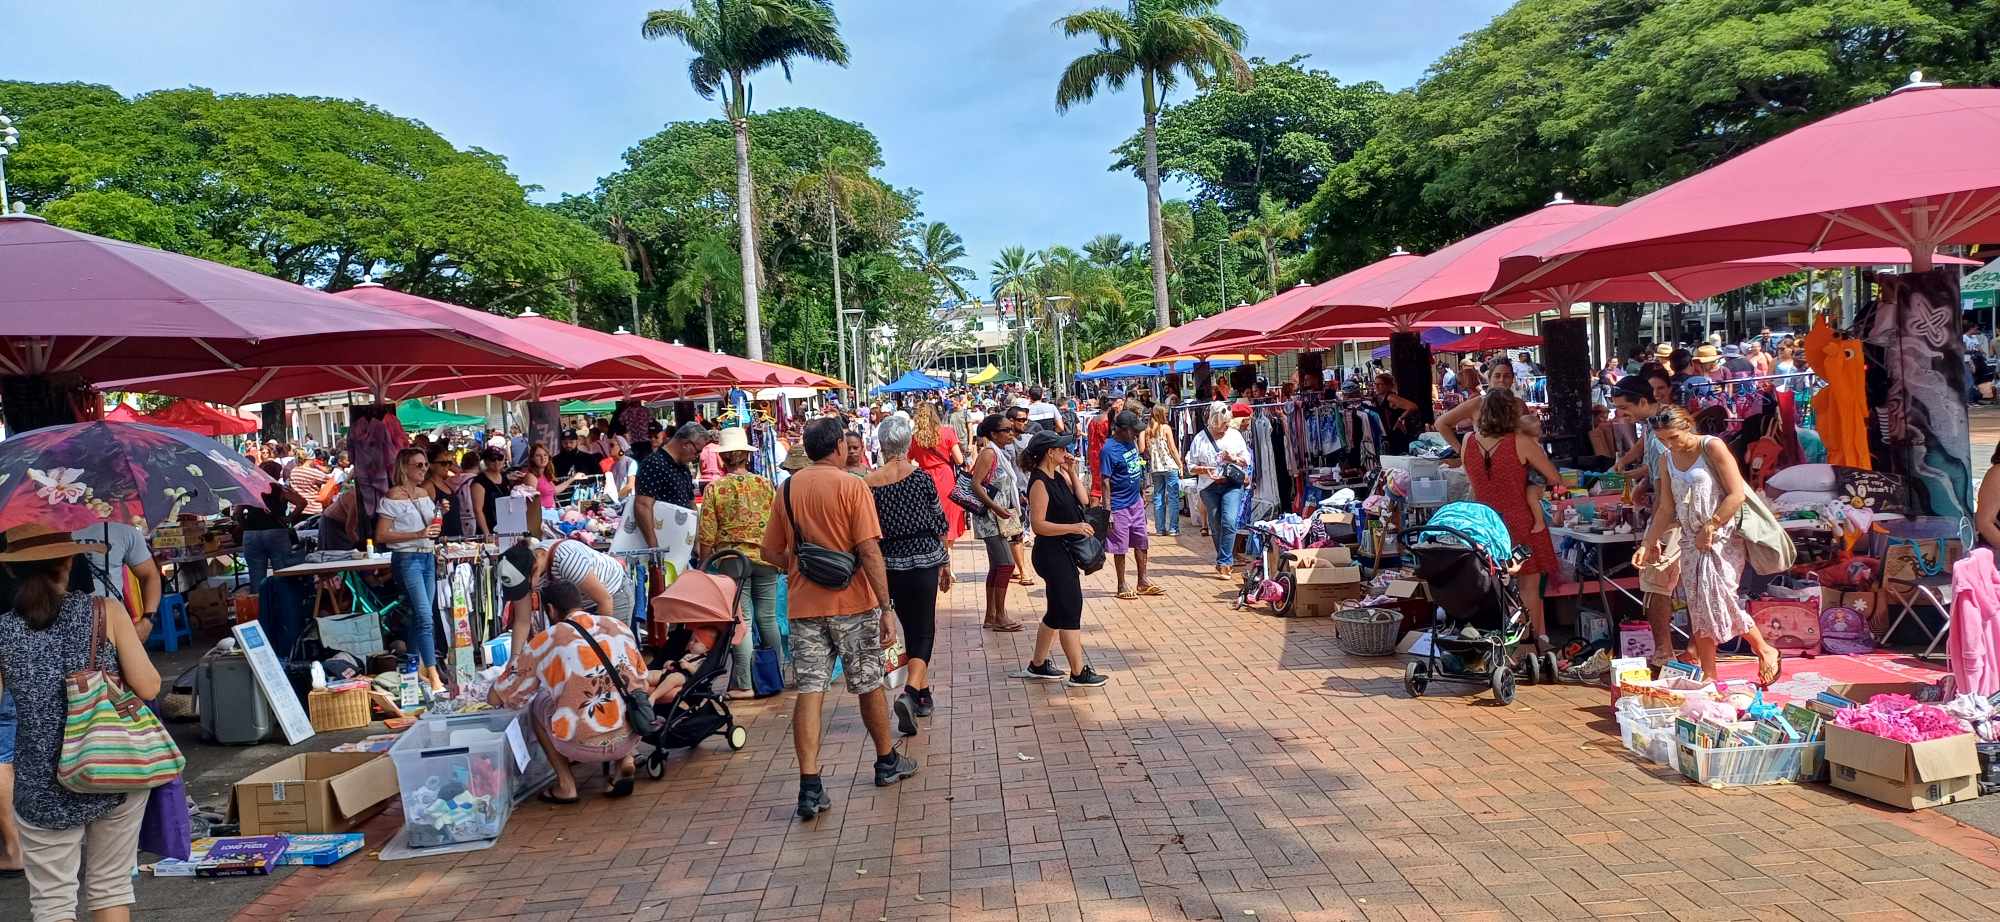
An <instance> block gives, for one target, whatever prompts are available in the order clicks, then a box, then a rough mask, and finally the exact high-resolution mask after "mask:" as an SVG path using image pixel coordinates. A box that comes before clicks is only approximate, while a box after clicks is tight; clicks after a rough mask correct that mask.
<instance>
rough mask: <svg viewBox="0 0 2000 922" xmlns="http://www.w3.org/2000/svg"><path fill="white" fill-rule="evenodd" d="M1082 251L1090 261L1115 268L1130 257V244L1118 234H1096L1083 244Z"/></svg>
mask: <svg viewBox="0 0 2000 922" xmlns="http://www.w3.org/2000/svg"><path fill="white" fill-rule="evenodd" d="M1083 253H1084V255H1085V256H1088V257H1090V261H1091V262H1094V263H1096V264H1098V265H1100V266H1103V267H1105V268H1107V269H1110V268H1116V267H1118V266H1122V265H1124V264H1125V261H1126V260H1128V259H1131V258H1132V253H1133V249H1132V244H1131V243H1129V242H1127V241H1126V240H1125V238H1124V237H1123V236H1120V235H1118V234H1098V235H1097V236H1095V237H1092V238H1090V242H1089V243H1086V244H1084V245H1083Z"/></svg>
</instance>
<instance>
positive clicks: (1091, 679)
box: [1069, 664, 1111, 688]
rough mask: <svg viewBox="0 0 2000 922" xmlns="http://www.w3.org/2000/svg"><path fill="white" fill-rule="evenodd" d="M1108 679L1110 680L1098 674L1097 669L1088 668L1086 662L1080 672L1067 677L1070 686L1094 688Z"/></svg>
mask: <svg viewBox="0 0 2000 922" xmlns="http://www.w3.org/2000/svg"><path fill="white" fill-rule="evenodd" d="M1109 681H1111V680H1110V679H1107V678H1105V677H1103V676H1101V675H1098V674H1097V670H1095V669H1092V668H1090V666H1089V665H1088V664H1086V665H1085V666H1084V667H1083V671H1082V672H1079V673H1077V674H1075V675H1072V676H1070V677H1069V685H1070V687H1071V688H1096V687H1097V686H1099V685H1103V684H1104V683H1106V682H1109Z"/></svg>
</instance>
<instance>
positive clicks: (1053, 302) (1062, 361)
mask: <svg viewBox="0 0 2000 922" xmlns="http://www.w3.org/2000/svg"><path fill="white" fill-rule="evenodd" d="M1106 237H1110V238H1112V239H1113V240H1117V235H1116V234H1106V235H1103V236H1100V237H1098V238H1096V239H1093V240H1092V241H1091V244H1098V245H1100V246H1102V245H1104V244H1106V241H1105V238H1106ZM1117 243H1118V244H1119V245H1120V246H1122V247H1124V249H1125V250H1126V251H1127V252H1129V251H1130V249H1131V248H1130V246H1129V245H1126V244H1125V243H1124V241H1122V240H1118V241H1117ZM1091 244H1086V245H1085V249H1089V247H1090V245H1091ZM1036 276H1037V280H1038V286H1037V287H1039V288H1040V289H1041V294H1042V307H1043V313H1044V314H1045V315H1046V317H1047V319H1048V321H1049V325H1050V326H1051V327H1053V328H1054V329H1055V332H1056V356H1057V358H1056V378H1057V380H1058V381H1059V382H1062V381H1064V380H1065V379H1064V378H1063V376H1064V374H1066V373H1067V371H1068V368H1069V364H1068V363H1069V356H1068V351H1069V349H1068V346H1069V341H1068V336H1069V333H1068V328H1069V327H1070V326H1071V325H1072V324H1074V323H1075V321H1076V319H1077V318H1078V317H1082V316H1089V315H1091V314H1096V313H1102V312H1106V311H1119V312H1122V311H1123V309H1124V307H1125V293H1124V292H1123V291H1121V290H1119V288H1118V282H1117V280H1116V279H1115V278H1113V276H1112V269H1110V268H1107V267H1105V266H1104V265H1102V264H1101V263H1100V262H1099V261H1097V260H1094V259H1091V258H1089V257H1086V256H1084V255H1082V254H1080V253H1078V252H1077V251H1075V250H1072V249H1070V248H1069V247H1066V246H1053V247H1050V248H1049V249H1048V252H1046V253H1044V254H1042V267H1041V271H1040V272H1038V273H1036Z"/></svg>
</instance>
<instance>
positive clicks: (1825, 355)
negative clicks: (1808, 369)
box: [1805, 317, 1872, 470]
mask: <svg viewBox="0 0 2000 922" xmlns="http://www.w3.org/2000/svg"><path fill="white" fill-rule="evenodd" d="M1805 349H1806V360H1807V361H1809V362H1811V363H1812V369H1813V370H1814V371H1816V372H1818V373H1819V376H1820V377H1821V378H1824V379H1826V386H1825V387H1823V388H1820V391H1819V393H1817V394H1814V395H1813V398H1812V408H1813V419H1814V422H1815V424H1816V425H1817V426H1818V432H1819V437H1820V439H1821V441H1823V442H1825V443H1826V460H1827V463H1829V464H1837V465H1841V466H1844V467H1858V468H1861V469H1862V470H1871V469H1872V467H1871V465H1870V461H1869V457H1868V393H1867V389H1868V383H1867V379H1868V372H1867V366H1866V364H1865V363H1864V361H1863V360H1862V358H1861V341H1860V340H1858V339H1849V338H1847V337H1844V336H1841V335H1839V334H1838V333H1836V332H1834V329H1833V327H1832V326H1829V325H1828V324H1827V322H1826V318H1824V317H1818V318H1814V320H1813V325H1812V330H1811V332H1808V333H1807V334H1806V338H1805Z"/></svg>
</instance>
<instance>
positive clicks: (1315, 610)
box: [1285, 547, 1362, 618]
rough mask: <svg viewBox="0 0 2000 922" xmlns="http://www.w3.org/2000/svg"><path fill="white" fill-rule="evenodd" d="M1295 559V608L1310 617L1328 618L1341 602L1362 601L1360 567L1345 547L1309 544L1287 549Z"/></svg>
mask: <svg viewBox="0 0 2000 922" xmlns="http://www.w3.org/2000/svg"><path fill="white" fill-rule="evenodd" d="M1285 556H1286V557H1287V558H1290V559H1291V560H1292V562H1293V567H1294V569H1293V571H1292V580H1293V586H1294V590H1293V596H1294V599H1295V601H1294V602H1293V603H1292V612H1293V614H1295V615H1299V616H1302V617H1307V618H1327V617H1332V615H1333V613H1334V612H1335V611H1337V610H1338V609H1339V608H1340V607H1341V603H1342V602H1355V601H1359V600H1360V599H1361V596H1362V580H1361V568H1360V567H1359V566H1356V565H1355V564H1354V555H1353V553H1352V552H1350V551H1349V550H1348V549H1347V548H1345V547H1320V548H1306V549H1303V550H1296V551H1286V552H1285Z"/></svg>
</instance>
